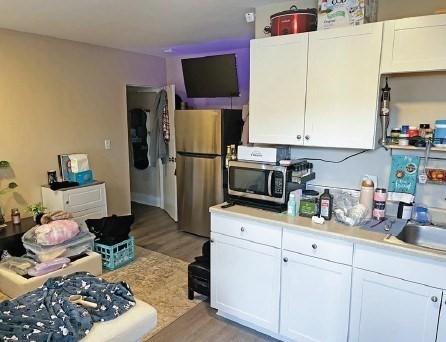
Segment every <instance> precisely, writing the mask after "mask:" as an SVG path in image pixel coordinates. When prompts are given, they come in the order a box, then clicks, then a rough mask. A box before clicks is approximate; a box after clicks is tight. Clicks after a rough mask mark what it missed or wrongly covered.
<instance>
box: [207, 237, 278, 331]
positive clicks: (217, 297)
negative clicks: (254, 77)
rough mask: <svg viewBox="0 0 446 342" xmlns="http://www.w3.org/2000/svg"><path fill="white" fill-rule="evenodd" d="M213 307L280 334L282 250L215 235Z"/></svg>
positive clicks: (212, 286)
mask: <svg viewBox="0 0 446 342" xmlns="http://www.w3.org/2000/svg"><path fill="white" fill-rule="evenodd" d="M211 238H212V241H213V243H212V244H211V270H212V272H211V306H212V307H214V308H216V309H218V310H219V311H220V310H221V311H222V312H224V313H226V314H230V315H232V316H233V317H236V318H239V319H241V320H243V321H246V322H249V323H252V324H255V325H257V326H259V327H261V328H264V329H267V330H269V331H271V332H274V333H277V332H278V326H279V296H280V293H279V292H280V249H278V248H274V247H268V246H264V245H260V244H257V243H253V242H248V241H244V240H240V239H236V238H231V237H228V236H225V235H221V234H217V233H212V234H211Z"/></svg>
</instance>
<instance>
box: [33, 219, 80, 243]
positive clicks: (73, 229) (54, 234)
mask: <svg viewBox="0 0 446 342" xmlns="http://www.w3.org/2000/svg"><path fill="white" fill-rule="evenodd" d="M79 231H80V230H79V225H78V224H77V223H76V222H75V221H73V220H57V221H52V222H50V223H47V224H43V225H41V226H40V227H38V228H37V229H36V231H35V234H36V240H37V243H38V244H40V245H42V246H54V245H58V244H60V243H63V242H65V241H67V240H69V239H71V238H72V237H74V236H76V235H77V234H79Z"/></svg>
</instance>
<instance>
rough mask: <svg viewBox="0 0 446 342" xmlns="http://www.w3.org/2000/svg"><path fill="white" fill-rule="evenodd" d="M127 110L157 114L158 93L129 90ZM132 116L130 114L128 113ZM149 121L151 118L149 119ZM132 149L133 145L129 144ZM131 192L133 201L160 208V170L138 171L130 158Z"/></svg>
mask: <svg viewBox="0 0 446 342" xmlns="http://www.w3.org/2000/svg"><path fill="white" fill-rule="evenodd" d="M127 89H128V90H127V109H128V111H130V110H132V109H135V108H142V109H148V110H150V114H149V116H150V115H153V114H154V113H155V97H156V95H157V93H156V92H147V91H145V92H144V91H141V90H132V88H127ZM128 115H130V112H128ZM147 120H149V117H148V118H147ZM129 148H131V143H129ZM130 155H131V153H130ZM129 162H130V165H129V168H130V192H131V199H132V201H134V202H138V203H144V204H148V205H153V206H160V202H161V195H160V193H161V190H160V170H159V166H158V164H157V167H150V166H149V167H147V168H146V169H144V170H139V169H136V168H135V167H134V166H133V160H132V159H131V158H130V160H129Z"/></svg>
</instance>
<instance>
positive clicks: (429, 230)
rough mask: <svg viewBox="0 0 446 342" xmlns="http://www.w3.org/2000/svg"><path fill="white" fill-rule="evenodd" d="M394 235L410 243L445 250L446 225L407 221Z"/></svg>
mask: <svg viewBox="0 0 446 342" xmlns="http://www.w3.org/2000/svg"><path fill="white" fill-rule="evenodd" d="M395 237H396V238H397V239H398V240H400V241H402V242H405V243H409V244H412V245H416V246H420V247H426V248H431V249H438V250H441V251H446V227H440V226H435V225H418V224H414V223H408V224H407V225H406V226H405V227H404V228H403V230H402V231H401V232H400V233H399V234H398V235H396V236H395Z"/></svg>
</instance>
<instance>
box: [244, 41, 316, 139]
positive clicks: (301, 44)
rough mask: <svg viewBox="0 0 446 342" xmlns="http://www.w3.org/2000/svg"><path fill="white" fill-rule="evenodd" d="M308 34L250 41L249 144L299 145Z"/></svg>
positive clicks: (302, 124) (304, 91)
mask: <svg viewBox="0 0 446 342" xmlns="http://www.w3.org/2000/svg"><path fill="white" fill-rule="evenodd" d="M307 51H308V33H304V34H297V35H287V36H278V37H271V38H265V39H256V40H252V41H251V65H250V68H251V75H250V101H249V104H250V108H249V112H250V113H249V117H250V121H249V140H250V142H252V143H269V144H284V145H301V144H302V142H303V135H304V118H305V93H306V82H307V56H308V55H307Z"/></svg>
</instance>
